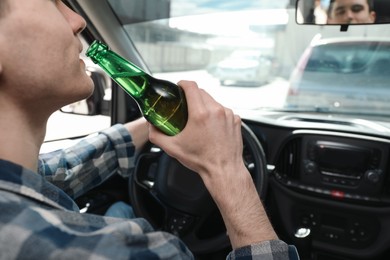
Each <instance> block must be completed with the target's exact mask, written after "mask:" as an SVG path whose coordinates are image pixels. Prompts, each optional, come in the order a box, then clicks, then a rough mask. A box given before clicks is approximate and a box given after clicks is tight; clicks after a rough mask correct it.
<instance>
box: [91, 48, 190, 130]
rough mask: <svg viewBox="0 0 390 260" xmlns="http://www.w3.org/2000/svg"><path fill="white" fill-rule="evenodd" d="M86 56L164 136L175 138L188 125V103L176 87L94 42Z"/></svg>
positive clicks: (181, 91) (180, 90)
mask: <svg viewBox="0 0 390 260" xmlns="http://www.w3.org/2000/svg"><path fill="white" fill-rule="evenodd" d="M86 55H87V56H88V57H90V58H91V59H92V61H93V62H94V63H96V64H98V65H99V66H100V67H102V68H103V69H104V70H105V71H106V72H107V73H108V75H109V76H110V77H111V78H112V79H113V80H114V81H115V82H116V83H118V85H119V86H121V87H122V88H123V90H124V91H125V92H126V93H128V94H129V95H130V96H131V97H132V98H133V99H134V100H135V101H136V102H137V104H138V106H139V108H140V110H141V111H142V114H143V116H144V117H145V118H146V119H147V120H148V121H149V122H150V123H152V124H153V125H155V126H156V127H157V128H159V129H160V130H161V131H162V132H164V133H165V134H167V135H171V136H172V135H176V134H178V133H179V132H180V131H181V130H183V128H184V127H185V125H186V123H187V118H188V113H187V102H186V99H185V95H184V92H183V90H182V89H181V88H180V87H179V86H177V85H176V84H174V83H172V82H169V81H166V80H161V79H156V78H154V77H152V76H151V75H149V74H147V73H146V72H144V71H143V70H141V69H140V68H139V67H137V66H136V65H134V64H132V63H131V62H129V61H128V60H126V59H124V58H123V57H121V56H119V55H118V54H117V53H115V52H113V51H111V50H109V48H108V46H106V45H105V44H103V43H101V42H99V41H94V42H93V43H92V44H91V46H90V47H89V48H88V50H87V52H86Z"/></svg>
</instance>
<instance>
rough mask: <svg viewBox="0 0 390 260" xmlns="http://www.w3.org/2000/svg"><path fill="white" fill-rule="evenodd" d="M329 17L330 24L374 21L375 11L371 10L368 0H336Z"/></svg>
mask: <svg viewBox="0 0 390 260" xmlns="http://www.w3.org/2000/svg"><path fill="white" fill-rule="evenodd" d="M331 8H332V10H331V12H330V15H329V17H328V23H329V24H353V23H373V22H374V21H375V12H372V11H371V12H370V11H369V6H368V3H367V0H335V1H334V3H333V5H332V6H331Z"/></svg>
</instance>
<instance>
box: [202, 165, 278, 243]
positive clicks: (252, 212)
mask: <svg viewBox="0 0 390 260" xmlns="http://www.w3.org/2000/svg"><path fill="white" fill-rule="evenodd" d="M213 176H216V174H214V175H213ZM221 176H224V178H223V179H220V180H216V179H212V180H206V181H205V184H206V186H207V188H208V189H209V191H210V193H211V195H212V197H213V198H214V200H215V202H216V204H217V206H218V208H219V210H220V212H221V214H222V217H223V219H224V222H225V225H226V229H227V232H228V235H229V238H230V241H231V244H232V247H233V249H236V248H239V247H243V246H247V245H251V244H254V243H259V242H262V241H267V240H274V239H278V237H277V235H276V233H275V231H274V229H273V227H272V225H271V223H270V221H269V219H268V216H267V214H266V213H265V210H264V207H263V205H262V203H261V200H260V198H259V195H258V193H257V190H256V187H255V186H254V183H253V180H252V177H251V175H250V174H249V172H248V171H247V170H246V168H245V167H244V168H242V169H240V170H239V171H235V172H232V173H230V174H229V173H227V172H226V171H225V172H224V173H223V175H221ZM216 182H218V184H217V183H216Z"/></svg>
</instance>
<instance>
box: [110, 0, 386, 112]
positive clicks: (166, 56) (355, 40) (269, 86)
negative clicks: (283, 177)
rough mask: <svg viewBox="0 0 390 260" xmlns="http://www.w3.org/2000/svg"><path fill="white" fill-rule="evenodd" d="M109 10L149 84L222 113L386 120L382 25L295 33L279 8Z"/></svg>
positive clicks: (154, 5) (289, 14) (210, 4)
mask: <svg viewBox="0 0 390 260" xmlns="http://www.w3.org/2000/svg"><path fill="white" fill-rule="evenodd" d="M109 3H110V5H111V7H112V8H113V10H114V11H115V12H116V14H117V17H118V19H119V20H120V21H121V23H122V24H123V28H124V29H125V31H126V32H127V33H128V35H129V37H130V38H131V40H132V42H133V43H134V44H135V46H136V48H137V50H138V51H139V53H140V54H141V56H142V57H143V59H144V60H145V62H146V64H147V65H148V67H149V69H150V71H151V72H152V74H153V75H154V76H155V77H159V78H162V79H167V80H170V81H172V82H175V83H177V82H178V81H179V80H182V79H184V80H194V81H196V82H197V83H198V85H199V86H200V87H202V88H204V89H206V90H207V91H208V92H209V93H210V94H212V95H213V96H214V98H215V99H217V100H218V101H219V102H221V103H222V104H223V105H225V106H227V107H230V108H232V109H244V110H256V111H260V110H267V111H272V110H275V111H289V112H306V113H307V112H313V113H334V114H337V115H347V116H351V115H353V116H354V117H370V116H376V117H381V119H382V120H388V118H389V117H388V116H389V115H390V105H389V104H390V91H389V90H388V86H387V84H388V81H389V77H390V66H389V65H390V64H389V63H390V28H389V26H388V25H362V26H350V28H349V29H348V31H346V32H341V31H340V26H313V25H297V24H296V20H295V6H294V5H295V1H289V0H283V1H282V0H278V1H275V0H268V1H259V0H257V1H237V0H235V1H234V0H231V1H221V0H198V1H194V0H171V1H167V0H154V1H139V2H134V1H131V0H121V1H118V0H109Z"/></svg>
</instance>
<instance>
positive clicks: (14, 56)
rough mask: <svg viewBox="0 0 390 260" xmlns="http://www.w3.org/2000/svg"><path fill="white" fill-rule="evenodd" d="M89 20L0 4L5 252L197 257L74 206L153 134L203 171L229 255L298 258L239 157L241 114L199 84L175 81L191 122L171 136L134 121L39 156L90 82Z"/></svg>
mask: <svg viewBox="0 0 390 260" xmlns="http://www.w3.org/2000/svg"><path fill="white" fill-rule="evenodd" d="M85 26H86V25H85V20H84V19H83V18H82V17H81V16H79V15H77V14H76V13H74V12H73V11H72V10H70V9H69V8H68V7H67V6H66V5H65V4H64V3H62V1H60V0H53V1H49V0H29V1H26V0H2V1H0V32H1V33H0V124H1V126H2V127H1V130H0V143H1V145H0V207H1V213H0V229H1V232H0V255H1V258H2V259H65V258H66V259H86V258H89V259H95V258H96V259H129V258H135V259H164V258H165V259H192V258H193V255H192V254H191V252H190V251H189V250H188V249H187V247H186V246H185V245H184V244H183V243H182V241H181V240H180V239H178V238H177V237H175V236H173V235H172V234H168V233H165V232H156V231H154V230H153V229H152V228H151V226H150V224H149V223H147V222H146V221H145V220H144V219H131V220H130V219H124V218H113V217H105V216H98V215H93V214H80V213H79V209H78V207H77V205H76V204H75V202H74V201H73V199H72V198H75V197H77V196H79V195H82V194H83V193H84V192H85V191H87V190H89V189H91V188H93V187H94V186H96V185H98V184H99V183H101V182H102V181H104V180H105V179H107V178H108V177H109V176H111V175H112V174H114V173H116V172H119V173H120V174H123V175H126V174H128V173H129V172H130V170H131V168H132V167H133V161H134V154H135V150H136V149H139V148H140V147H142V145H143V144H144V143H145V142H146V141H147V138H148V137H149V139H150V140H151V141H152V142H154V143H155V144H157V145H159V146H161V147H162V148H163V149H164V150H165V151H166V152H167V153H168V154H170V155H171V156H173V157H175V158H177V159H178V160H179V161H181V162H182V163H183V164H184V165H186V166H187V167H189V168H191V169H192V170H194V171H196V172H198V173H199V175H200V176H201V178H202V179H203V181H204V183H205V185H206V187H207V188H208V189H209V191H210V193H211V195H212V196H213V198H214V200H215V201H216V203H217V205H218V207H219V209H220V211H221V213H222V216H223V218H224V221H225V224H226V227H227V231H228V233H229V237H230V239H231V244H232V247H233V251H232V252H231V254H230V255H229V258H240V257H252V256H260V257H262V256H264V257H265V258H266V259H298V255H297V253H296V250H295V248H294V247H292V246H288V245H287V244H285V243H284V242H282V241H280V240H278V237H277V235H276V234H275V232H274V231H273V228H272V226H271V224H270V222H269V220H268V218H267V216H266V214H265V211H264V208H263V206H262V204H261V201H260V199H259V197H258V195H257V192H256V189H255V187H254V184H253V182H252V179H251V176H250V174H249V172H248V171H247V169H246V168H245V166H244V163H243V159H242V149H243V147H242V139H241V132H240V131H241V122H240V118H239V117H238V116H236V115H234V114H233V113H232V111H231V110H230V109H227V108H225V107H223V106H221V105H220V104H219V103H217V102H216V101H215V100H214V99H213V98H212V97H211V96H210V95H208V94H207V93H206V92H205V91H203V90H201V89H199V88H198V86H197V85H196V83H194V82H185V81H182V82H179V85H181V86H182V88H183V90H184V91H185V95H186V97H187V102H188V108H189V119H188V123H187V126H186V128H185V129H184V130H183V131H182V132H181V133H180V134H178V135H177V136H174V137H169V136H166V135H164V134H162V133H161V132H160V131H158V130H157V129H155V128H154V127H153V126H150V125H148V124H147V123H146V122H145V120H144V119H139V120H136V121H134V122H131V123H128V124H125V125H115V126H113V127H111V128H109V129H107V130H105V131H102V133H100V134H99V135H97V136H94V137H89V138H86V139H84V140H83V141H81V142H80V143H79V144H77V145H75V146H74V147H71V148H68V149H65V150H63V151H58V152H55V153H53V154H50V157H48V156H42V157H41V158H40V160H38V156H39V150H40V146H41V144H42V142H43V139H44V136H45V129H46V122H47V120H48V118H49V116H50V114H51V113H53V112H54V111H56V110H58V109H59V108H61V107H62V106H64V105H66V104H69V103H72V102H75V101H77V100H79V99H83V98H86V97H88V96H89V95H90V94H91V92H92V91H93V83H92V81H91V79H90V78H89V77H88V76H87V75H86V73H85V65H84V64H83V62H82V61H81V60H80V58H79V54H80V52H81V49H82V47H81V46H82V45H81V43H80V40H79V39H78V35H79V33H80V32H81V31H82V30H83V29H84V28H85ZM199 125H202V127H199ZM226 140H230V141H229V142H226ZM38 169H39V170H38ZM38 172H39V174H38ZM53 184H55V185H53Z"/></svg>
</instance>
